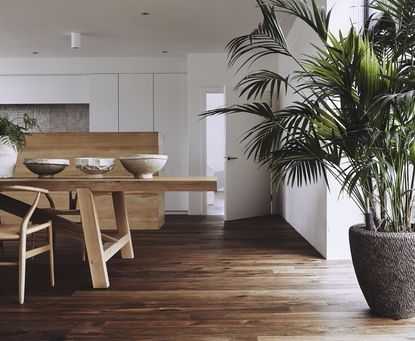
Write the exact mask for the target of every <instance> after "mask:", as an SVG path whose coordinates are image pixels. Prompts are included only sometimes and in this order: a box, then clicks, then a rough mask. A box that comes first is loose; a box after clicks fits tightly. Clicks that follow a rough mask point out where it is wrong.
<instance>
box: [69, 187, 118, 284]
mask: <svg viewBox="0 0 415 341" xmlns="http://www.w3.org/2000/svg"><path fill="white" fill-rule="evenodd" d="M76 192H77V194H78V202H79V209H80V211H81V220H82V227H83V230H84V237H85V246H86V250H87V252H88V262H89V270H90V271H91V278H92V286H93V287H94V288H108V287H109V285H110V283H109V279H108V271H107V265H106V263H105V259H104V248H103V245H102V239H101V231H100V228H99V223H98V215H97V211H96V208H95V202H94V197H93V194H92V192H91V190H90V189H89V188H78V189H77V190H76Z"/></svg>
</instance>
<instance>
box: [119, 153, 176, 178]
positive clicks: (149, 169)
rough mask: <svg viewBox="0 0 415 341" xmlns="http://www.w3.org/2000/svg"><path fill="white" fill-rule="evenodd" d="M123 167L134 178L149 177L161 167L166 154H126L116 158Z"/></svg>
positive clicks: (164, 161)
mask: <svg viewBox="0 0 415 341" xmlns="http://www.w3.org/2000/svg"><path fill="white" fill-rule="evenodd" d="M118 159H119V160H120V161H121V164H122V165H123V166H124V168H125V169H126V170H127V171H129V172H130V173H132V174H133V175H134V178H136V179H151V178H152V177H153V174H154V173H157V172H159V171H161V170H162V169H163V167H164V166H165V164H166V162H167V159H168V157H167V155H160V154H128V155H122V156H120V157H119V158H118Z"/></svg>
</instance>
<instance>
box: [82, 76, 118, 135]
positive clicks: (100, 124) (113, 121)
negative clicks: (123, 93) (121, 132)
mask: <svg viewBox="0 0 415 341" xmlns="http://www.w3.org/2000/svg"><path fill="white" fill-rule="evenodd" d="M89 84H90V104H89V130H90V131H91V132H100V131H104V132H111V131H114V132H116V131H118V75H117V74H99V75H90V76H89Z"/></svg>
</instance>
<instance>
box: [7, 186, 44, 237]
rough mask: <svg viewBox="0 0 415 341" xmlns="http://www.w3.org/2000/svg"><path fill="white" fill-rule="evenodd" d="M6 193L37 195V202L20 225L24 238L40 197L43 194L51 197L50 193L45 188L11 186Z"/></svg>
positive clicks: (21, 234) (34, 202) (35, 201)
mask: <svg viewBox="0 0 415 341" xmlns="http://www.w3.org/2000/svg"><path fill="white" fill-rule="evenodd" d="M3 191H4V192H6V191H12V192H16V191H18V192H33V193H36V197H35V200H34V201H33V203H32V205H31V206H30V208H29V210H28V211H27V213H26V214H25V216H24V217H23V220H22V223H21V225H20V236H21V237H23V236H25V235H26V232H27V228H28V226H29V222H30V219H31V218H32V215H33V213H34V212H35V210H36V208H37V205H38V204H39V200H40V196H41V195H42V194H45V195H46V196H48V195H49V191H48V190H47V189H44V188H38V187H29V186H9V187H6V188H5V189H4V190H3Z"/></svg>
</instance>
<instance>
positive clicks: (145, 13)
mask: <svg viewBox="0 0 415 341" xmlns="http://www.w3.org/2000/svg"><path fill="white" fill-rule="evenodd" d="M141 15H150V12H141Z"/></svg>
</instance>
